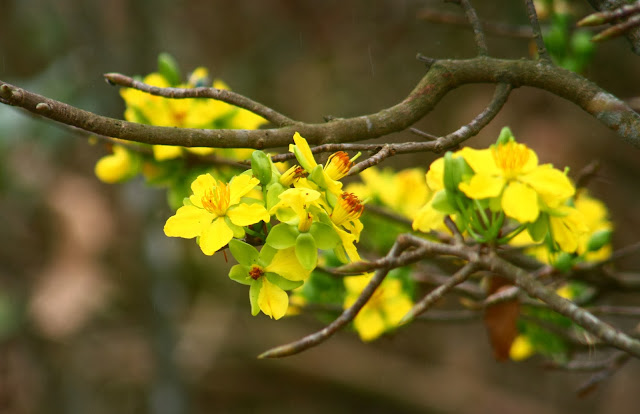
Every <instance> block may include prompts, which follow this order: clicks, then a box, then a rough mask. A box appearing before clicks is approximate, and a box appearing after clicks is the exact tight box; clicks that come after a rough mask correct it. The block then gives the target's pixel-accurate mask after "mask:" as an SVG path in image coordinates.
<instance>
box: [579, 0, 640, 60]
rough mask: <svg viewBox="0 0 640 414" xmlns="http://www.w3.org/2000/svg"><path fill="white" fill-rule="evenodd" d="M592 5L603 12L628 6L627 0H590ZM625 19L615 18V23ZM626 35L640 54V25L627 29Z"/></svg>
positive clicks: (632, 48) (635, 51) (633, 49)
mask: <svg viewBox="0 0 640 414" xmlns="http://www.w3.org/2000/svg"><path fill="white" fill-rule="evenodd" d="M589 3H591V6H592V7H593V8H594V9H596V10H598V11H601V12H613V13H616V10H619V9H621V8H624V7H625V6H628V5H629V4H628V1H627V0H589ZM623 19H624V18H622V19H614V22H615V23H621V22H623ZM624 36H625V37H626V38H627V40H628V41H629V43H630V44H631V50H632V51H633V53H635V54H636V55H640V27H634V28H630V29H628V30H626V31H625V32H624Z"/></svg>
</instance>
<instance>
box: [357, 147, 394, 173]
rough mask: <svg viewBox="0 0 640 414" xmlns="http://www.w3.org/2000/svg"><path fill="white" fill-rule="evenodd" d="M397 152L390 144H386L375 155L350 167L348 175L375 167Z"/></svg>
mask: <svg viewBox="0 0 640 414" xmlns="http://www.w3.org/2000/svg"><path fill="white" fill-rule="evenodd" d="M394 154H395V151H394V150H393V148H392V147H391V146H390V145H384V146H383V147H382V149H381V150H380V151H378V152H377V153H376V154H375V155H372V156H371V157H369V158H367V159H366V160H364V161H362V162H359V163H357V164H356V165H354V166H353V167H351V169H349V173H348V174H347V175H355V174H359V173H360V172H362V171H364V170H366V169H367V168H369V167H373V166H374V165H377V164H379V163H381V162H382V160H384V159H385V158H388V157H391V156H393V155H394Z"/></svg>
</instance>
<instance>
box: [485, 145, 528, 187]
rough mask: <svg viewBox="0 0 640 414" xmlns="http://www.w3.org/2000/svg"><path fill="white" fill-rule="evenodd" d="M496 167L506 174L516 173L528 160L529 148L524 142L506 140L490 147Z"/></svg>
mask: <svg viewBox="0 0 640 414" xmlns="http://www.w3.org/2000/svg"><path fill="white" fill-rule="evenodd" d="M491 152H492V154H493V159H494V160H495V162H496V165H497V166H498V168H500V169H501V170H502V171H503V173H504V174H505V175H506V176H507V178H508V177H509V176H513V175H517V174H518V173H519V172H520V170H521V169H522V167H524V166H525V164H526V163H527V161H528V160H529V149H528V148H527V146H526V145H524V144H518V143H517V142H513V141H512V142H508V143H506V144H500V145H498V146H494V147H493V148H492V149H491Z"/></svg>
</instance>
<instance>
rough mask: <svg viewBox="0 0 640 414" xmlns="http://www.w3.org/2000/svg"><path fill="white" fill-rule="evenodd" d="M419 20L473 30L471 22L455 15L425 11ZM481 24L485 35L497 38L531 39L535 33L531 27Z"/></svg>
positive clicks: (419, 14)
mask: <svg viewBox="0 0 640 414" xmlns="http://www.w3.org/2000/svg"><path fill="white" fill-rule="evenodd" d="M417 17H418V19H422V20H424V21H427V22H430V23H440V24H448V25H458V26H464V27H467V28H471V24H470V23H469V20H468V19H466V18H465V17H463V16H461V15H459V14H454V13H443V12H439V11H436V10H430V9H424V10H421V11H419V12H418V15H417ZM480 24H481V25H482V28H483V29H484V31H485V33H487V34H492V35H496V36H504V37H515V38H518V39H527V40H529V39H531V37H532V36H533V32H532V31H531V27H529V26H517V25H512V24H506V23H501V22H488V21H484V20H481V22H480Z"/></svg>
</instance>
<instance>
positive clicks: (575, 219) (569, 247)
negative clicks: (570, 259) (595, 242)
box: [549, 206, 589, 253]
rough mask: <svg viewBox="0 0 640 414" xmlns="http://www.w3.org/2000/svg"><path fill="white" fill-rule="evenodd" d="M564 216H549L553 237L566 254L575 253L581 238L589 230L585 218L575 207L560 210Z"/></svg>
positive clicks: (564, 207)
mask: <svg viewBox="0 0 640 414" xmlns="http://www.w3.org/2000/svg"><path fill="white" fill-rule="evenodd" d="M560 211H562V212H563V213H564V214H565V215H564V216H549V223H550V224H551V235H552V236H553V240H555V241H556V243H558V245H559V246H560V249H562V251H564V252H568V253H573V252H575V251H576V250H577V249H578V243H579V241H580V238H581V237H582V236H583V235H584V234H585V233H586V232H587V231H588V230H589V228H588V227H587V225H586V224H585V221H584V216H583V215H582V213H580V212H579V211H578V210H576V209H575V208H573V207H566V206H563V207H561V208H560Z"/></svg>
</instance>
